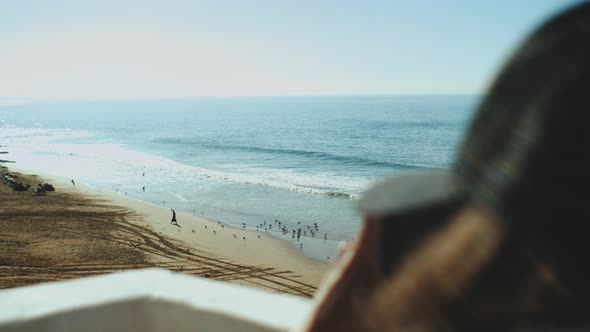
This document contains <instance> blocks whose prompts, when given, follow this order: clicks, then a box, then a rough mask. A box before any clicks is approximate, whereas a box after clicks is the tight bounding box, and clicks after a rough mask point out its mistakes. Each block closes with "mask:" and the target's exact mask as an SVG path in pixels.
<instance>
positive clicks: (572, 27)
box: [303, 2, 590, 331]
mask: <svg viewBox="0 0 590 332" xmlns="http://www.w3.org/2000/svg"><path fill="white" fill-rule="evenodd" d="M589 90H590V4H589V3H588V2H585V3H581V4H578V5H577V6H575V7H573V8H571V9H569V10H567V11H566V12H564V13H562V14H560V15H558V16H557V17H555V18H553V19H551V20H550V21H548V22H547V23H545V24H544V25H543V26H541V27H540V28H539V29H537V30H536V31H534V33H533V34H531V35H530V36H529V37H528V38H527V39H526V40H525V41H524V43H523V44H522V45H521V46H520V47H519V48H518V49H517V51H516V52H515V53H514V54H513V56H512V57H511V58H510V59H509V61H508V62H507V63H506V64H505V66H504V67H503V68H502V70H501V71H500V73H499V75H498V76H497V77H496V79H495V81H494V82H493V84H492V85H491V86H490V88H489V90H488V92H487V94H486V96H485V97H484V99H483V101H482V103H481V104H480V105H479V109H478V112H477V113H476V115H475V117H474V118H473V120H472V123H471V125H470V127H469V129H468V131H467V134H466V136H465V139H464V141H463V145H462V147H461V149H460V151H459V154H458V157H457V159H456V161H455V163H454V166H453V167H452V169H451V170H449V171H436V172H431V173H427V172H424V173H419V174H410V175H406V176H402V177H399V178H394V179H388V180H384V181H382V182H380V183H378V184H376V185H375V186H374V187H373V188H372V189H370V190H369V191H367V192H366V193H365V194H364V197H363V198H362V199H361V200H360V201H359V210H360V211H361V212H362V213H363V216H364V222H363V227H362V229H361V232H360V235H359V237H358V238H357V240H356V241H355V242H354V244H353V245H351V246H350V247H349V248H348V249H347V250H345V251H344V252H343V253H342V255H341V257H340V259H339V261H338V263H337V264H336V266H335V267H334V268H333V270H332V271H331V273H330V274H329V275H328V276H327V278H326V279H325V280H324V284H323V285H322V286H321V288H320V290H319V292H318V295H317V297H316V307H315V310H314V312H313V314H312V315H311V317H310V318H309V320H308V322H307V323H306V325H305V326H304V327H303V330H305V331H574V330H575V331H585V330H590V324H589V323H590V259H588V257H587V256H586V255H587V254H588V253H589V252H590V241H589V236H590V232H589V231H590V174H589V171H590V153H589V152H588V150H587V149H588V148H590V93H589V92H590V91H589Z"/></svg>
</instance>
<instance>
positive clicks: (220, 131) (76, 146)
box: [0, 96, 476, 240]
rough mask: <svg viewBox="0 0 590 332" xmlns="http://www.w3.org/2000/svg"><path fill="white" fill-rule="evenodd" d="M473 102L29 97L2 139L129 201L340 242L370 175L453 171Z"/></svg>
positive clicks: (13, 109) (47, 166)
mask: <svg viewBox="0 0 590 332" xmlns="http://www.w3.org/2000/svg"><path fill="white" fill-rule="evenodd" d="M475 102H476V98H475V97H471V96H370V97H369V96H361V97H359V96H350V97H248V98H219V99H213V98H211V99H196V100H172V101H125V102H71V103H30V104H23V105H12V106H0V144H3V145H7V146H8V148H7V149H8V151H9V152H10V153H9V154H8V155H5V156H6V158H8V159H10V158H12V159H14V160H16V161H17V163H19V164H21V165H22V166H28V167H33V168H36V169H40V170H44V171H46V172H50V173H53V174H56V175H61V176H67V177H71V178H74V179H77V180H79V181H85V182H88V183H90V184H92V185H94V186H97V187H99V188H102V189H109V190H116V191H119V192H120V193H122V194H125V193H126V194H127V195H128V196H130V197H133V198H137V199H141V200H145V201H148V202H151V203H155V204H159V205H165V206H168V207H173V208H176V209H178V210H182V211H186V212H191V213H195V214H199V215H203V216H206V217H209V218H212V219H215V220H220V221H223V222H226V223H228V224H234V225H238V226H239V225H242V223H246V224H247V227H249V228H252V227H255V226H256V225H259V224H261V223H263V222H264V221H267V222H270V221H271V220H272V221H274V220H275V219H277V220H279V221H282V225H286V226H287V227H288V228H289V229H292V228H298V227H302V226H301V225H311V224H313V223H314V222H315V223H317V224H318V225H319V231H317V232H315V234H314V237H322V238H323V236H324V234H325V233H327V236H328V239H329V240H345V239H350V238H352V237H354V235H355V232H356V231H357V228H358V225H359V222H360V221H359V216H358V215H357V214H356V212H355V210H354V203H355V199H356V198H357V197H358V196H359V194H360V193H361V192H362V191H363V189H364V188H366V187H367V185H369V184H370V183H371V182H373V181H375V180H376V179H379V178H380V177H383V176H387V175H392V174H400V173H402V172H408V171H421V170H428V169H435V168H446V167H449V165H450V164H451V163H452V160H453V157H454V154H455V151H456V149H457V146H458V144H459V143H460V138H461V135H462V133H463V131H464V129H465V126H466V123H467V122H468V120H469V117H470V115H471V112H472V109H473V107H474V103H475ZM3 158H4V157H3ZM143 187H145V192H144V191H143ZM263 225H264V224H263ZM273 231H276V226H275V229H274V230H273ZM277 235H280V234H278V233H277ZM290 235H291V234H289V235H287V236H284V237H285V238H290ZM306 236H307V237H311V234H310V233H308V234H306Z"/></svg>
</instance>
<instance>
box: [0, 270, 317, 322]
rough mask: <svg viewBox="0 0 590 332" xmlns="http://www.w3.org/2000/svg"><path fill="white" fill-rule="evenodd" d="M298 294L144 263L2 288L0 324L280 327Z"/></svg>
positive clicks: (299, 316)
mask: <svg viewBox="0 0 590 332" xmlns="http://www.w3.org/2000/svg"><path fill="white" fill-rule="evenodd" d="M310 306H311V303H310V301H309V300H306V299H304V298H300V297H296V296H291V295H285V294H274V293H270V292H267V291H263V290H259V289H254V288H249V287H244V286H239V285H233V284H229V283H224V282H219V281H214V280H210V279H204V278H198V277H193V276H188V275H183V274H179V273H174V272H170V271H166V270H161V269H145V270H135V271H127V272H119V273H113V274H109V275H102V276H96V277H89V278H82V279H75V280H68V281H60V282H53V283H45V284H39V285H32V286H26V287H20V288H14V289H7V290H2V291H0V331H18V332H21V331H31V332H32V331H49V332H53V331H55V332H57V331H60V332H61V331H107V332H119V331H138V332H139V331H141V332H155V331H165V332H169V331H265V332H266V331H285V330H289V329H292V328H295V327H296V326H299V325H300V324H301V323H302V321H303V319H304V318H305V317H306V316H307V314H308V312H309V310H310Z"/></svg>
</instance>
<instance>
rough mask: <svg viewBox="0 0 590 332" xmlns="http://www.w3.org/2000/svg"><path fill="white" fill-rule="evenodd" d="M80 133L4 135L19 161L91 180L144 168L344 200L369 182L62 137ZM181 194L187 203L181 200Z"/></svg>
mask: <svg viewBox="0 0 590 332" xmlns="http://www.w3.org/2000/svg"><path fill="white" fill-rule="evenodd" d="M81 136H82V137H87V136H90V133H88V132H82V131H68V130H30V129H25V130H22V129H21V130H15V131H14V132H12V133H5V135H4V137H5V138H8V141H9V145H10V146H11V149H10V150H11V151H12V152H11V153H13V152H14V157H15V159H16V160H19V162H21V161H22V162H29V163H30V165H31V166H32V167H41V168H43V169H42V170H44V171H46V172H48V173H51V174H55V175H59V176H67V177H76V178H80V179H86V180H88V181H89V182H105V183H118V182H120V181H121V179H122V178H129V179H131V178H133V177H139V176H142V175H141V174H142V173H143V172H146V173H147V174H150V175H153V174H159V176H158V178H159V179H161V180H158V181H165V182H170V183H186V180H187V179H190V178H202V179H206V181H215V182H221V183H223V182H233V183H238V184H244V185H252V186H254V185H258V186H262V187H268V188H275V189H282V190H289V191H294V192H299V193H305V194H312V195H325V196H328V197H334V198H343V199H355V198H356V197H357V196H358V195H359V193H360V192H361V191H362V190H363V189H364V188H365V186H366V185H367V184H368V183H369V180H368V179H365V178H363V177H352V176H338V175H334V174H330V173H324V172H302V171H298V170H293V169H275V168H259V167H249V166H245V165H229V164H227V165H224V166H225V167H227V169H211V168H209V167H203V166H197V165H188V164H185V163H182V162H179V161H174V160H171V159H168V158H165V157H161V156H158V155H154V154H149V153H145V152H141V151H137V150H133V149H130V148H128V147H127V146H126V145H123V144H117V143H109V142H93V143H88V142H83V143H68V142H64V141H62V139H64V138H73V139H77V138H79V137H81ZM56 138H57V139H59V141H58V142H56ZM139 180H143V178H139ZM177 198H178V199H179V200H181V201H183V198H181V197H177ZM185 199H186V198H185Z"/></svg>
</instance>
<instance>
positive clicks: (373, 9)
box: [0, 0, 574, 100]
mask: <svg viewBox="0 0 590 332" xmlns="http://www.w3.org/2000/svg"><path fill="white" fill-rule="evenodd" d="M572 3H574V1H569V0H568V1H566V0H518V1H517V0H495V1H485V2H484V1H475V0H458V1H450V0H449V1H446V0H440V1H436V0H432V1H409V0H406V1H397V0H385V1H360V0H359V1H354V2H352V1H342V0H339V1H322V0H315V1H307V0H297V1H281V0H274V1H255V0H253V1H246V0H243V1H242V0H235V1H223V0H212V1H172V0H169V1H149V0H141V1H122V0H119V1H112V0H101V1H59V0H56V1H27V0H19V1H14V0H0V99H2V98H4V99H8V98H27V99H36V100H79V99H138V98H139V99H143V98H149V99H153V98H180V97H201V96H241V95H310V94H311V95H318V94H320V95H321V94H345V95H347V94H473V93H480V92H482V91H483V90H484V89H485V87H486V84H487V82H488V81H489V79H490V78H491V76H492V75H493V73H494V71H495V70H496V69H497V67H498V66H499V65H500V64H501V62H502V60H503V59H504V58H505V56H506V55H507V54H508V53H509V52H510V50H511V49H512V48H513V47H514V46H515V45H516V44H517V43H518V41H520V40H522V38H523V37H524V36H525V35H526V33H527V32H529V31H530V30H531V29H532V28H533V27H534V26H535V25H536V24H538V23H540V22H542V20H544V19H546V18H547V17H548V16H550V15H551V14H554V13H555V12H556V11H558V10H560V9H563V8H565V7H566V6H568V5H571V4H572Z"/></svg>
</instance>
